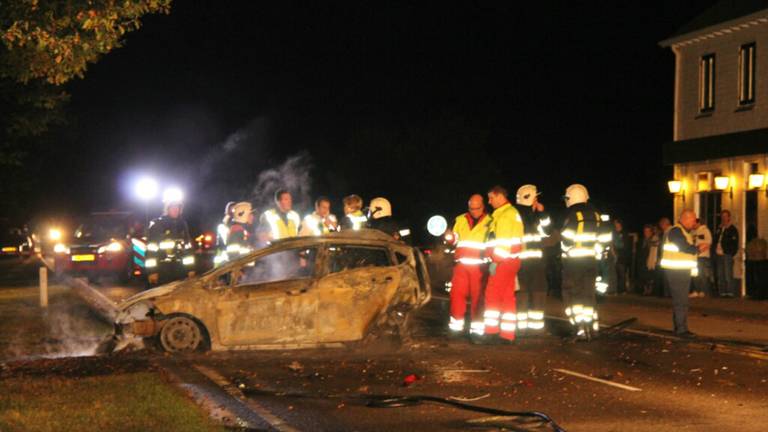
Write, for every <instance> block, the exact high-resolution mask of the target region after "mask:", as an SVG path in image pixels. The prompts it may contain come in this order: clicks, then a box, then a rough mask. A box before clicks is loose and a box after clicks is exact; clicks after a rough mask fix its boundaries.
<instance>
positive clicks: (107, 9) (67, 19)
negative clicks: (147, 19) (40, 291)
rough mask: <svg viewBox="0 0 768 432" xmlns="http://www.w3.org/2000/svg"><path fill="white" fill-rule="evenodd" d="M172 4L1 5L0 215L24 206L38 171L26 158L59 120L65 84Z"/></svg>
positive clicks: (58, 0)
mask: <svg viewBox="0 0 768 432" xmlns="http://www.w3.org/2000/svg"><path fill="white" fill-rule="evenodd" d="M170 7H171V0H43V1H40V0H0V40H1V41H2V43H0V183H2V185H3V186H4V187H3V188H0V189H2V192H3V195H4V197H5V198H4V200H3V203H4V205H2V206H1V207H6V208H0V212H2V213H7V211H8V210H7V208H8V207H10V206H11V204H9V203H11V202H13V201H14V200H15V201H24V200H21V199H20V198H21V197H23V189H25V188H26V189H28V188H29V187H30V183H29V179H31V178H34V174H33V172H32V171H34V169H35V168H34V167H33V166H32V165H35V164H29V163H25V156H26V155H28V154H29V153H30V152H34V151H35V150H36V149H35V145H37V144H40V143H41V142H43V139H42V137H41V135H42V134H44V133H45V132H46V131H48V130H49V128H50V127H51V126H53V125H56V124H61V123H63V121H64V115H63V109H62V108H63V105H64V104H65V103H66V101H67V100H68V95H67V93H66V92H65V90H64V89H63V87H62V85H63V84H65V83H67V82H68V81H70V80H72V79H73V78H76V77H79V78H82V77H83V76H84V73H85V71H86V69H87V67H88V64H89V63H94V62H96V61H98V59H99V58H100V57H101V56H102V55H104V54H107V53H109V52H110V51H112V50H113V49H115V48H118V47H120V46H121V45H122V43H123V40H124V37H125V35H126V34H127V33H129V32H131V31H133V30H136V29H138V28H139V27H140V26H141V21H140V19H141V18H142V17H143V16H145V15H147V14H150V13H169V12H170ZM27 162H28V161H27ZM25 177H28V178H25ZM14 191H16V194H17V195H18V196H16V197H14V196H9V195H8V194H9V193H10V194H13V192H14Z"/></svg>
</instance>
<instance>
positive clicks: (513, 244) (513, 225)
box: [483, 186, 523, 342]
mask: <svg viewBox="0 0 768 432" xmlns="http://www.w3.org/2000/svg"><path fill="white" fill-rule="evenodd" d="M507 196H508V195H507V190H506V189H504V188H503V187H501V186H494V187H493V188H491V190H490V191H488V203H489V204H490V205H491V207H493V209H494V210H493V213H492V214H491V223H490V228H489V242H488V243H487V246H488V249H487V253H488V254H489V256H490V258H491V263H490V264H489V266H488V284H487V285H486V288H485V311H484V312H483V321H484V325H485V334H486V335H487V336H490V338H486V340H488V341H498V342H511V341H514V340H515V330H516V327H517V326H516V321H517V314H516V313H517V311H516V308H515V280H516V278H517V272H518V270H519V269H520V252H521V250H522V242H523V221H522V219H521V218H520V214H519V213H518V212H517V209H515V207H513V206H512V204H510V202H509V199H508V198H507ZM499 336H500V337H501V339H499Z"/></svg>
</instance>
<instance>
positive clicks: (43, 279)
mask: <svg viewBox="0 0 768 432" xmlns="http://www.w3.org/2000/svg"><path fill="white" fill-rule="evenodd" d="M40 307H42V308H47V307H48V268H46V267H45V266H42V267H40Z"/></svg>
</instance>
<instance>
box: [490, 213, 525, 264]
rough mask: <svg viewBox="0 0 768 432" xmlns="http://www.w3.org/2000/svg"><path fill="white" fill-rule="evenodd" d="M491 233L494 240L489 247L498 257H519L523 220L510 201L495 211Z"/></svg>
mask: <svg viewBox="0 0 768 432" xmlns="http://www.w3.org/2000/svg"><path fill="white" fill-rule="evenodd" d="M491 218H492V220H491V226H490V233H491V236H492V237H493V240H491V241H490V242H488V245H487V247H488V248H491V247H492V248H493V252H492V253H493V256H495V257H496V259H500V260H503V259H509V258H519V257H520V251H521V250H522V247H523V231H524V228H523V220H522V219H521V218H520V213H518V212H517V209H516V208H514V207H513V206H512V204H510V203H506V204H504V205H503V206H501V207H499V208H497V209H496V210H494V211H493V214H492V215H491Z"/></svg>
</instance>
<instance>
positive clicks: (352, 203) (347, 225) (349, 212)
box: [340, 194, 368, 231]
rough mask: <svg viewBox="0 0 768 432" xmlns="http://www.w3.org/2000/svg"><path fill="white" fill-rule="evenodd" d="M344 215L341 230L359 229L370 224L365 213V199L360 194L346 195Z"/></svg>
mask: <svg viewBox="0 0 768 432" xmlns="http://www.w3.org/2000/svg"><path fill="white" fill-rule="evenodd" d="M343 202H344V217H343V218H342V219H341V225H340V230H341V231H344V230H355V231H357V230H359V229H361V228H366V227H367V226H368V218H367V217H366V216H365V213H363V199H362V198H360V197H359V196H358V195H354V194H353V195H349V196H346V197H344V200H343Z"/></svg>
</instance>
